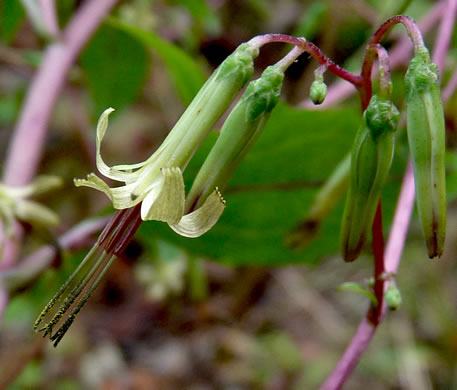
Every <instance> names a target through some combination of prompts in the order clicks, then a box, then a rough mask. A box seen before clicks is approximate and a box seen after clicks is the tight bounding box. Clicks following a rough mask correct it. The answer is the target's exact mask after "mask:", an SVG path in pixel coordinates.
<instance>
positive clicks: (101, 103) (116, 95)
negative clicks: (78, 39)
mask: <svg viewBox="0 0 457 390" xmlns="http://www.w3.org/2000/svg"><path fill="white" fill-rule="evenodd" d="M81 64H82V67H83V70H84V73H85V75H86V81H87V84H88V85H87V86H88V89H89V90H90V92H91V94H92V97H93V99H94V101H95V112H96V113H97V115H98V114H99V113H101V112H102V111H103V110H104V109H106V108H107V107H113V108H115V109H116V110H120V109H122V108H123V107H124V106H126V105H127V104H129V103H130V102H131V101H132V100H134V99H135V97H136V96H137V95H138V93H139V91H140V89H141V88H142V85H143V83H144V81H145V79H146V75H147V71H148V65H149V59H148V55H147V53H146V50H145V48H144V46H143V45H142V44H141V43H140V42H139V41H138V40H137V39H136V38H134V37H132V35H131V34H128V33H126V32H125V31H123V30H122V29H119V28H117V27H116V26H113V25H111V24H104V25H103V26H102V27H101V28H100V29H99V30H98V31H97V33H96V34H95V35H94V37H93V38H92V39H91V40H90V42H89V44H88V46H87V47H86V49H85V50H84V52H83V53H82V56H81Z"/></svg>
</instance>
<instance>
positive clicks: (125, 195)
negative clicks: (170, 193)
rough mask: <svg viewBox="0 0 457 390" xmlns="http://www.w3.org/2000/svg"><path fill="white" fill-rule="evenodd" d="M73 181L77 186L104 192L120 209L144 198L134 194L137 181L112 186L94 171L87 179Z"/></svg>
mask: <svg viewBox="0 0 457 390" xmlns="http://www.w3.org/2000/svg"><path fill="white" fill-rule="evenodd" d="M73 182H74V184H75V186H76V187H82V186H83V187H90V188H94V189H96V190H98V191H102V192H104V193H105V194H106V196H108V198H109V199H110V200H111V202H112V203H113V207H114V208H115V209H118V210H121V209H127V208H130V207H133V206H135V205H137V204H138V203H140V202H141V201H142V200H143V197H138V196H133V195H132V194H133V191H134V189H135V183H133V184H129V185H126V186H120V187H115V188H110V187H109V186H108V184H106V183H105V182H104V181H103V180H102V179H100V178H99V177H98V176H96V175H94V174H93V173H90V174H88V175H87V178H86V179H74V180H73Z"/></svg>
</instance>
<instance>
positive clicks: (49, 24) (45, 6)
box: [40, 0, 59, 39]
mask: <svg viewBox="0 0 457 390" xmlns="http://www.w3.org/2000/svg"><path fill="white" fill-rule="evenodd" d="M40 8H41V16H42V17H43V23H44V25H45V26H46V30H47V33H48V35H49V36H50V37H52V38H54V39H57V38H58V36H59V23H58V21H57V15H56V5H55V0H40Z"/></svg>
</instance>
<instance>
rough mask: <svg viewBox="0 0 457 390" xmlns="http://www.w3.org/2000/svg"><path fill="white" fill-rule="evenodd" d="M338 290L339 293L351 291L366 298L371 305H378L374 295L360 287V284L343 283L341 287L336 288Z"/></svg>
mask: <svg viewBox="0 0 457 390" xmlns="http://www.w3.org/2000/svg"><path fill="white" fill-rule="evenodd" d="M338 290H340V291H352V292H355V293H357V294H362V295H364V296H366V297H367V298H368V299H369V300H370V301H371V303H372V304H373V305H375V306H376V305H377V304H378V300H377V299H376V297H375V295H374V294H373V293H372V292H371V291H370V290H368V289H366V288H365V287H362V286H361V285H360V284H358V283H355V282H346V283H343V284H342V285H341V286H339V287H338Z"/></svg>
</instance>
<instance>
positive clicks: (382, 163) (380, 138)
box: [341, 95, 400, 261]
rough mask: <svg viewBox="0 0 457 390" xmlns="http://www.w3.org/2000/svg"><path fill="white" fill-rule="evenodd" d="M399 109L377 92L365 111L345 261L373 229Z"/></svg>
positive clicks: (354, 162)
mask: <svg viewBox="0 0 457 390" xmlns="http://www.w3.org/2000/svg"><path fill="white" fill-rule="evenodd" d="M399 117H400V113H399V112H398V110H397V109H396V107H395V106H394V105H393V103H392V102H390V101H388V100H386V99H383V98H380V97H379V96H377V95H374V96H373V97H372V98H371V100H370V103H369V105H368V107H367V109H366V110H365V112H364V115H363V123H362V125H361V127H360V128H359V131H358V132H357V135H356V138H355V141H354V145H353V148H352V155H351V173H350V179H349V189H348V193H347V197H346V204H345V208H344V214H343V222H342V227H341V248H342V249H341V250H342V255H343V258H344V260H345V261H353V260H355V259H356V258H357V257H358V256H359V254H360V252H361V250H362V248H363V245H364V243H365V241H366V237H367V234H368V233H369V231H370V228H371V225H372V223H373V219H374V216H375V213H376V208H377V205H378V201H379V198H380V195H381V190H382V187H383V185H384V183H385V181H386V178H387V175H388V173H389V169H390V165H391V163H392V158H393V152H394V132H395V129H396V128H397V124H398V120H399Z"/></svg>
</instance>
